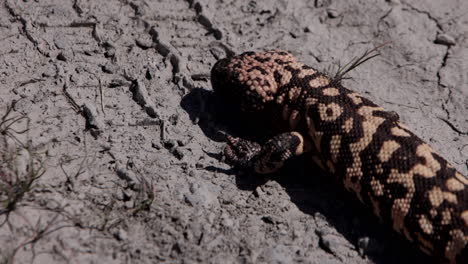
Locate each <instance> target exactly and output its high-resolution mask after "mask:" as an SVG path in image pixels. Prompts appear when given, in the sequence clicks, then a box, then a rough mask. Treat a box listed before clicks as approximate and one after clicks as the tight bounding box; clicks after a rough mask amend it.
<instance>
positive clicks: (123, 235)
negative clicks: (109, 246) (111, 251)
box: [114, 228, 128, 241]
mask: <svg viewBox="0 0 468 264" xmlns="http://www.w3.org/2000/svg"><path fill="white" fill-rule="evenodd" d="M114 237H115V238H116V239H117V240H120V241H122V240H127V239H128V234H127V231H125V230H123V229H122V228H120V229H119V230H118V231H117V232H115V233H114Z"/></svg>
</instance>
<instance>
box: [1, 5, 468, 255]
mask: <svg viewBox="0 0 468 264" xmlns="http://www.w3.org/2000/svg"><path fill="white" fill-rule="evenodd" d="M467 11H468V2H467V1H465V0H449V1H438V0H430V1H428V0H392V1H384V0H374V1H364V0H349V1H345V0H340V1H338V0H328V1H326V0H315V1H305V0H302V1H286V0H279V1H273V0H260V1H235V0H216V1H215V0H213V1H209V0H191V1H190V0H187V1H182V0H142V1H133V0H109V1H105V0H101V1H97V0H35V1H34V0H16V1H15V0H0V116H3V118H2V119H0V132H1V133H0V136H1V138H0V139H1V140H0V141H1V143H0V147H1V155H2V156H1V157H2V159H1V168H2V169H1V171H2V172H1V173H0V198H1V208H0V224H1V226H0V257H1V258H0V262H1V263H12V262H14V263H317V264H319V263H320V264H323V263H329V264H331V263H414V262H418V263H432V262H434V261H433V260H431V259H430V258H429V257H427V256H425V255H424V254H422V253H420V252H419V251H418V250H417V249H415V248H414V247H413V246H412V245H410V244H409V243H407V242H406V241H404V240H403V239H400V238H399V237H397V236H395V235H394V234H393V233H392V232H389V230H388V229H387V228H385V227H383V226H382V225H380V224H379V223H378V219H376V218H375V217H374V216H372V215H371V214H370V212H369V211H368V210H366V208H365V207H363V206H362V205H361V204H359V203H358V202H357V201H356V200H355V199H354V197H352V196H350V195H348V194H347V193H345V192H344V191H343V190H342V189H341V188H340V187H339V186H336V185H335V183H334V182H333V181H331V180H330V179H328V178H327V177H326V176H325V175H324V174H323V173H322V172H320V171H319V170H318V169H317V168H316V167H314V166H313V165H310V164H309V165H308V163H307V162H304V160H300V159H299V160H297V161H294V162H292V163H291V164H290V165H289V166H287V167H286V168H285V169H284V170H282V171H281V172H280V173H278V174H277V175H274V176H272V177H259V176H253V175H247V174H241V173H239V172H235V171H232V170H230V169H229V167H228V166H226V165H225V164H223V163H222V162H220V161H219V158H220V155H219V153H220V152H221V151H222V148H223V143H222V141H223V134H222V133H221V132H220V131H228V132H229V131H230V130H229V127H231V131H235V130H236V129H239V128H242V126H243V125H242V123H241V122H240V123H237V124H234V125H233V124H231V123H232V122H229V121H231V118H230V117H226V116H224V117H223V115H222V113H221V112H222V111H221V110H218V109H219V107H218V106H219V104H217V99H216V98H215V97H214V96H213V95H212V93H211V90H212V88H211V84H210V82H209V72H210V69H211V66H212V65H213V64H214V63H215V61H216V60H217V59H219V58H222V57H225V56H227V55H230V54H234V53H239V52H243V51H247V50H264V49H283V50H288V51H291V52H292V53H293V54H295V55H296V56H297V57H299V58H301V60H302V61H304V62H306V63H308V64H310V65H311V66H314V67H317V68H319V69H327V68H328V67H330V66H332V65H337V64H338V63H339V62H341V63H342V64H343V63H344V62H347V61H349V60H350V59H352V58H353V57H355V56H357V55H360V54H362V53H363V52H364V51H365V50H367V49H370V48H372V47H374V46H377V45H379V44H381V43H384V42H386V41H392V43H391V45H388V46H386V47H385V48H383V49H382V50H381V53H382V55H381V56H380V57H377V58H375V59H373V60H372V61H370V62H368V63H366V64H364V65H362V66H361V67H359V68H358V69H357V70H355V71H353V72H351V74H350V75H349V76H350V77H352V79H350V80H347V81H346V82H345V84H346V86H348V87H350V88H352V89H355V90H357V91H359V92H361V93H363V94H364V95H365V96H366V97H369V98H371V99H373V100H374V101H376V102H377V103H378V104H380V105H382V106H384V107H386V108H387V109H389V110H394V111H396V112H398V113H399V114H400V118H401V119H402V120H403V121H404V122H405V123H406V124H407V125H408V126H409V127H410V128H412V129H413V130H414V132H415V133H416V134H418V135H419V136H421V137H422V138H423V139H425V140H426V141H428V142H429V143H431V145H433V147H434V148H435V149H436V150H438V151H439V152H440V153H441V154H442V155H443V156H445V157H446V158H447V159H448V160H450V161H451V162H452V163H453V164H454V166H455V167H457V168H458V169H459V170H460V171H461V172H462V173H463V174H465V175H467V171H468V169H467V164H468V161H467V159H468V119H467V116H468V111H467V105H468V15H467ZM217 105H218V106H217ZM8 110H10V111H9V112H8ZM7 114H8V115H7Z"/></svg>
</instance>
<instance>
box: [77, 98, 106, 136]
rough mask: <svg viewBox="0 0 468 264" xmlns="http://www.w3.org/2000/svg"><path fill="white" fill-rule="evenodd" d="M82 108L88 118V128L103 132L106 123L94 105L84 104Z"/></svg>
mask: <svg viewBox="0 0 468 264" xmlns="http://www.w3.org/2000/svg"><path fill="white" fill-rule="evenodd" d="M81 108H82V109H83V114H84V116H85V118H86V128H88V129H98V130H101V129H102V128H103V127H104V123H103V122H102V120H101V118H100V116H99V115H98V112H97V109H96V107H95V106H94V105H93V104H90V103H84V104H83V105H82V107H81Z"/></svg>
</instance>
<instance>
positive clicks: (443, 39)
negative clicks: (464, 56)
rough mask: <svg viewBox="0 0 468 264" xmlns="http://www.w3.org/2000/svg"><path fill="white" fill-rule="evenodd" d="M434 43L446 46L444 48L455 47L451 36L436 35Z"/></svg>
mask: <svg viewBox="0 0 468 264" xmlns="http://www.w3.org/2000/svg"><path fill="white" fill-rule="evenodd" d="M434 43H435V44H441V45H446V46H452V45H455V39H454V38H453V37H452V36H450V35H447V34H439V35H437V37H436V39H435V41H434Z"/></svg>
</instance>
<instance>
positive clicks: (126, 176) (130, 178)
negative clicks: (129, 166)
mask: <svg viewBox="0 0 468 264" xmlns="http://www.w3.org/2000/svg"><path fill="white" fill-rule="evenodd" d="M115 172H116V173H117V176H118V177H119V178H120V179H122V180H124V181H127V182H128V183H132V184H135V183H136V182H137V178H136V175H135V174H134V173H133V172H132V171H128V170H126V169H123V168H118V169H116V170H115Z"/></svg>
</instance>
